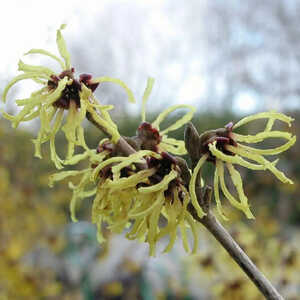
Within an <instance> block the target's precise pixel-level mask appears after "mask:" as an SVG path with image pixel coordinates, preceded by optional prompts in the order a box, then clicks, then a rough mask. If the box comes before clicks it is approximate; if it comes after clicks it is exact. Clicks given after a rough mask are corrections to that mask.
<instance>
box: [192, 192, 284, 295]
mask: <svg viewBox="0 0 300 300" xmlns="http://www.w3.org/2000/svg"><path fill="white" fill-rule="evenodd" d="M211 192H212V189H211V188H210V187H206V190H205V192H204V195H202V191H201V188H198V189H196V194H197V198H198V199H199V200H200V201H199V203H200V205H201V207H202V208H203V210H204V211H205V212H206V216H204V217H203V218H199V217H198V214H197V212H196V211H195V209H194V207H193V206H192V205H189V207H188V209H189V212H190V213H191V215H192V216H193V218H194V219H195V220H197V221H198V222H200V223H201V224H202V225H203V226H204V227H205V228H206V229H207V230H208V231H209V232H210V233H211V234H212V235H213V236H214V237H215V239H216V240H217V241H218V242H219V243H220V244H221V245H222V246H223V247H224V248H225V250H226V251H227V252H228V254H229V255H230V256H231V257H232V258H233V260H234V261H235V262H236V263H237V264H238V265H239V266H240V267H241V269H242V270H243V271H244V272H245V273H246V275H247V276H248V277H249V279H250V280H251V281H252V282H253V283H254V284H255V285H256V286H257V288H258V289H259V290H260V292H261V293H262V294H263V295H264V296H265V297H266V299H269V300H283V297H282V296H281V295H280V294H279V293H278V291H277V290H276V289H275V287H274V286H273V285H272V283H271V282H270V281H269V280H268V279H267V278H266V277H265V276H264V274H263V273H262V272H261V271H260V270H259V269H258V268H257V267H256V265H255V264H254V263H253V262H252V261H251V259H250V258H249V257H248V256H247V254H246V253H245V252H244V251H243V250H242V249H241V247H240V246H239V245H238V244H237V242H236V241H235V240H234V239H233V238H232V236H231V235H230V234H229V233H228V231H227V230H226V229H225V228H224V227H223V226H222V224H221V223H220V222H219V221H218V220H217V218H216V217H215V216H214V215H213V214H212V212H211V210H210V198H211Z"/></svg>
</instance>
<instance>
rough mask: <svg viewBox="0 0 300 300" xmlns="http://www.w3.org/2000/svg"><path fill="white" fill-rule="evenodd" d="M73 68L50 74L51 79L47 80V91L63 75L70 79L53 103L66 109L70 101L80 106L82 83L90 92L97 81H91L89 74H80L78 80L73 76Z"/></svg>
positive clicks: (95, 86)
mask: <svg viewBox="0 0 300 300" xmlns="http://www.w3.org/2000/svg"><path fill="white" fill-rule="evenodd" d="M74 72H75V69H74V68H71V69H70V70H65V71H63V72H61V73H60V74H59V75H58V76H56V75H51V79H50V80H48V89H49V91H52V90H55V89H56V87H57V85H58V82H59V81H60V80H61V79H63V78H64V77H66V76H67V77H68V79H72V83H71V84H69V85H67V86H66V87H65V89H64V90H63V91H62V93H61V96H60V97H59V99H57V100H56V101H55V102H54V103H53V105H54V106H56V107H59V108H63V109H68V108H69V107H70V102H71V101H73V102H75V103H76V106H77V107H80V95H79V93H80V91H81V85H82V84H84V85H85V86H86V87H88V88H89V89H91V91H92V92H94V91H95V90H96V88H97V87H98V85H99V83H93V82H92V76H91V75H89V74H81V75H80V76H79V80H77V79H75V78H74Z"/></svg>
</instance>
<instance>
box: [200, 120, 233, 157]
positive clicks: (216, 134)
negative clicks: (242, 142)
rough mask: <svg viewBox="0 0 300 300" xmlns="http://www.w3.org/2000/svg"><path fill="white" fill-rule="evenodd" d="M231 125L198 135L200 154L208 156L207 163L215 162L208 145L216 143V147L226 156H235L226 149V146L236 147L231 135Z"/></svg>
mask: <svg viewBox="0 0 300 300" xmlns="http://www.w3.org/2000/svg"><path fill="white" fill-rule="evenodd" d="M232 127H233V123H232V122H230V123H228V124H227V125H226V126H225V127H224V128H218V129H215V130H209V131H206V132H204V133H203V134H201V135H200V153H201V154H202V155H203V154H209V157H208V159H207V160H208V161H212V162H215V160H216V158H215V157H214V156H213V155H212V154H211V153H210V151H209V147H208V145H209V144H210V143H213V142H215V141H216V142H217V144H216V147H217V149H219V150H220V151H222V152H223V153H225V154H227V155H235V154H234V153H232V152H230V151H228V150H227V149H226V145H232V146H237V143H236V141H235V140H234V135H233V133H232Z"/></svg>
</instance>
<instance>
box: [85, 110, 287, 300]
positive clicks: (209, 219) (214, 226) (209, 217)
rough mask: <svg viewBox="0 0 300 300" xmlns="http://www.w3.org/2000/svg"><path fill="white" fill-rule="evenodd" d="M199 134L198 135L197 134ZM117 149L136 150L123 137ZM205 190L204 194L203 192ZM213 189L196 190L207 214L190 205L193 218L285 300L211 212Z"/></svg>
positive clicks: (261, 285) (265, 290)
mask: <svg viewBox="0 0 300 300" xmlns="http://www.w3.org/2000/svg"><path fill="white" fill-rule="evenodd" d="M87 119H88V120H89V121H90V122H91V123H92V124H94V125H95V126H96V127H97V128H99V129H100V130H101V131H102V132H104V133H105V134H106V135H108V134H107V132H106V131H105V130H104V129H103V128H101V127H100V126H99V125H98V124H97V123H96V122H95V120H93V119H92V116H91V114H89V115H88V114H87ZM185 133H186V134H185V140H186V141H187V140H188V139H189V135H193V134H195V133H197V131H196V129H195V128H194V126H193V125H192V124H191V123H190V124H189V125H188V126H187V130H186V132H185ZM197 134H198V133H197ZM198 138H199V136H196V135H195V136H194V138H192V139H191V140H192V141H193V142H192V143H189V145H190V147H187V148H189V149H188V150H190V151H191V152H192V164H193V166H195V165H196V162H195V160H196V159H198V153H197V152H195V150H194V149H195V148H197V144H196V143H197V140H198ZM117 147H118V149H119V151H120V152H122V153H123V154H124V155H130V154H133V153H134V152H135V149H134V148H132V147H131V146H130V145H129V144H128V143H127V141H126V140H125V139H124V138H123V137H121V138H120V140H119V141H118V143H117ZM139 167H140V168H141V169H144V168H146V167H147V165H143V164H142V165H141V166H139ZM203 190H204V192H203ZM211 192H212V189H211V188H210V187H209V186H206V187H205V188H204V189H201V188H199V187H198V188H196V194H197V199H198V201H199V204H200V206H201V207H202V209H203V210H204V211H205V212H206V216H204V217H203V218H199V217H198V215H197V212H196V211H195V209H194V207H193V206H192V205H191V204H189V206H188V211H189V212H190V213H191V215H192V216H193V218H194V219H195V220H196V221H198V222H200V223H201V224H202V225H203V226H204V227H205V228H206V229H207V230H208V231H209V232H210V233H211V234H212V235H213V236H214V237H215V239H216V240H217V241H218V242H219V243H220V244H221V245H222V246H223V247H224V248H225V249H226V251H227V252H228V254H229V255H230V256H231V257H232V258H233V260H234V261H235V262H236V263H237V264H238V265H239V266H240V267H241V269H242V270H243V271H244V272H245V273H246V274H247V276H248V277H249V279H250V280H251V281H252V282H253V283H254V284H255V285H256V286H257V288H258V289H259V290H260V291H261V293H262V294H263V295H264V296H265V297H266V299H269V300H283V297H282V296H281V295H280V294H279V293H278V292H277V290H276V289H275V287H274V286H273V285H272V284H271V282H270V281H269V280H268V279H267V278H266V277H265V276H264V275H263V274H262V272H261V271H260V270H259V269H258V268H257V267H256V266H255V264H254V263H253V262H252V261H251V259H250V258H249V257H248V256H247V254H246V253H245V252H244V251H243V250H242V249H241V247H240V246H239V245H238V244H237V243H236V242H235V240H234V239H233V238H232V237H231V235H230V234H229V233H228V231H227V230H226V229H225V228H224V227H223V226H222V225H221V223H220V222H219V221H218V220H217V219H216V217H215V216H214V215H213V214H212V212H211V211H210V198H211Z"/></svg>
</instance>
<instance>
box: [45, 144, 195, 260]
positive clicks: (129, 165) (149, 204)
mask: <svg viewBox="0 0 300 300" xmlns="http://www.w3.org/2000/svg"><path fill="white" fill-rule="evenodd" d="M105 142H107V141H103V142H102V146H103V148H104V145H105ZM109 154H110V153H109V151H108V150H103V151H102V152H100V153H99V154H98V160H97V162H96V161H93V164H92V167H90V168H88V169H86V170H83V171H65V172H60V173H57V174H54V175H52V176H51V177H50V184H53V182H55V181H58V180H61V179H64V178H66V177H69V176H76V175H81V180H80V183H79V184H78V185H76V186H75V185H73V184H70V187H71V188H72V189H73V198H72V201H71V214H72V219H73V220H74V221H76V217H75V206H76V201H77V200H78V199H81V198H85V197H87V196H91V195H95V199H94V201H93V208H92V221H93V223H95V224H97V226H98V240H99V242H102V241H104V238H103V235H102V227H103V225H104V224H106V225H107V226H108V228H109V229H110V230H111V231H112V232H115V233H121V232H123V231H127V234H126V237H127V238H128V239H138V240H140V241H146V242H147V243H149V245H150V255H155V246H156V243H157V242H158V241H159V240H160V239H161V238H163V237H164V236H166V235H168V234H169V235H170V241H169V244H168V245H167V247H166V248H165V252H168V251H170V250H171V249H172V247H173V245H174V243H175V240H176V237H177V229H178V227H179V228H180V230H181V234H182V238H183V245H184V248H185V249H186V251H189V244H188V238H187V228H188V227H190V228H191V229H192V232H193V236H194V240H195V241H194V247H193V252H195V251H196V249H197V244H198V238H197V233H196V227H195V226H196V224H195V221H194V220H193V218H192V216H191V215H190V214H189V212H188V211H187V205H188V203H189V200H190V199H189V193H188V191H187V190H186V187H185V186H184V184H183V182H182V180H181V177H180V175H181V174H180V169H179V167H178V166H177V164H176V160H175V159H174V158H173V157H171V156H170V155H168V154H166V153H165V152H163V153H161V154H160V153H157V152H153V151H150V150H140V151H138V152H136V153H134V154H132V155H130V156H129V157H122V156H114V157H109V156H110V155H109ZM101 160H102V161H101ZM145 161H147V166H148V168H146V169H141V170H140V169H139V168H138V164H141V163H144V162H145ZM95 163H98V165H97V166H96V167H95ZM91 179H92V180H97V182H98V184H97V188H96V189H87V187H88V186H89V185H90V180H91ZM161 217H162V218H164V219H165V220H166V221H167V225H165V227H162V226H161V222H160V221H161V220H160V218H161Z"/></svg>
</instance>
